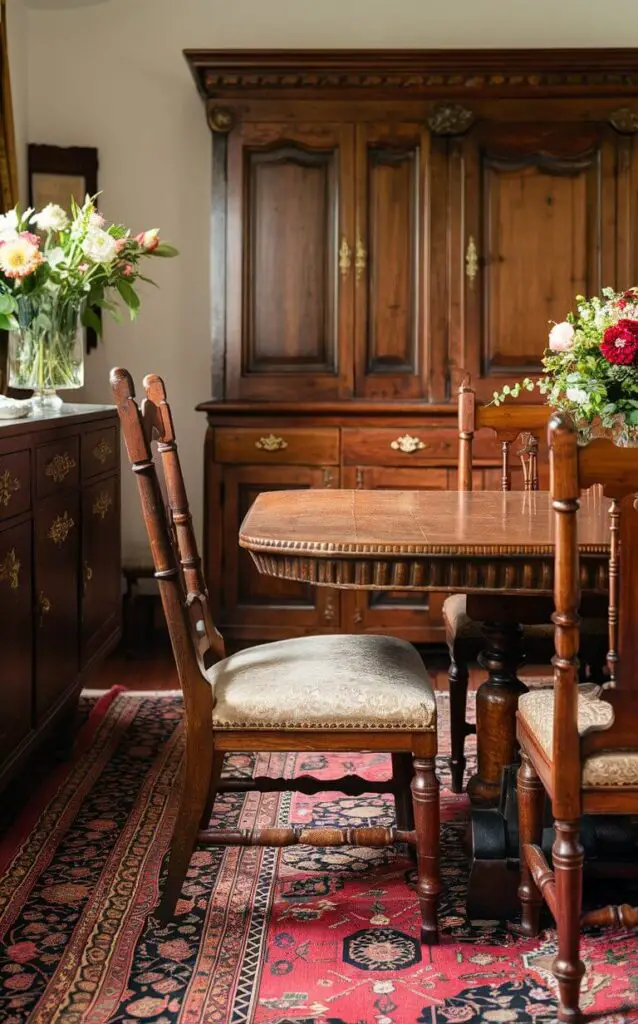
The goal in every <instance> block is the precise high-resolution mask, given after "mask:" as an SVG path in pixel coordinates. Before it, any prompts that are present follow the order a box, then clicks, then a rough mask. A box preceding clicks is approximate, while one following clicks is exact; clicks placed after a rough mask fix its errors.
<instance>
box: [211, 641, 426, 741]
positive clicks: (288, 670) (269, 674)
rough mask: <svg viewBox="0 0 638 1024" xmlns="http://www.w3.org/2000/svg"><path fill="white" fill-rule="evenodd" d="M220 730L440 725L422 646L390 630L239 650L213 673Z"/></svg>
mask: <svg viewBox="0 0 638 1024" xmlns="http://www.w3.org/2000/svg"><path fill="white" fill-rule="evenodd" d="M207 678H208V680H209V681H210V683H211V684H212V686H213V698H214V702H215V703H214V709H213V725H214V727H215V728H216V729H266V730H271V729H292V730H294V729H354V730H359V729H370V730H383V731H387V730H388V729H401V730H404V729H414V730H419V731H427V732H433V731H435V730H436V701H435V698H434V692H433V689H432V684H431V682H430V679H429V677H428V674H427V671H426V669H425V666H424V664H423V662H422V661H421V658H420V656H419V654H418V652H417V651H416V650H415V648H414V647H412V645H411V644H409V643H407V642H406V641H404V640H396V639H394V638H392V637H386V636H368V635H363V636H303V637H295V638H293V639H292V640H279V641H277V642H275V643H271V644H262V645H261V646H259V647H250V648H248V649H247V650H244V651H239V652H238V653H237V654H233V655H231V656H230V657H229V658H226V659H225V660H224V661H221V662H219V663H218V664H217V665H214V666H213V667H212V668H211V669H209V670H208V672H207Z"/></svg>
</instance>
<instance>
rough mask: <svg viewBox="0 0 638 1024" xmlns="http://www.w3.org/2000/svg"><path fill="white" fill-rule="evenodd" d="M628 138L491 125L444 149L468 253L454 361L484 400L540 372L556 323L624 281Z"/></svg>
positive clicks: (456, 300)
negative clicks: (619, 195)
mask: <svg viewBox="0 0 638 1024" xmlns="http://www.w3.org/2000/svg"><path fill="white" fill-rule="evenodd" d="M617 140H618V136H617V135H616V133H615V132H614V131H613V130H612V129H611V128H609V127H608V126H603V125H599V124H582V125H572V124H569V123H568V124H556V123H544V124H526V125H513V124H497V123H490V122H487V123H485V124H483V125H479V126H478V127H477V128H476V129H475V130H474V131H471V132H470V133H469V134H468V136H466V137H465V138H464V139H462V140H458V139H457V140H450V141H448V142H446V143H444V144H443V145H445V146H446V147H447V150H448V155H449V160H450V168H451V184H450V190H451V191H450V196H449V200H450V202H449V209H450V218H451V222H450V231H451V235H452V238H453V239H456V242H453V248H454V246H457V247H458V250H459V251H457V253H456V257H455V262H454V265H455V268H456V273H453V274H452V275H451V278H450V299H451V301H450V303H449V309H450V313H451V321H450V324H449V338H450V363H451V368H452V371H453V373H452V376H453V377H456V379H457V380H458V378H460V377H461V376H462V374H463V373H464V372H469V373H471V374H472V378H473V382H474V386H475V387H476V390H477V392H478V394H479V396H480V397H481V398H483V399H485V398H487V397H489V396H491V394H492V391H494V390H495V389H496V388H500V386H501V385H502V384H503V383H505V382H507V381H509V380H511V379H513V378H518V377H519V376H521V375H524V374H526V373H530V372H531V373H534V372H538V371H539V370H540V360H541V356H542V353H543V349H544V348H545V346H546V343H547V334H548V329H549V327H548V325H549V322H550V321H560V320H563V319H564V318H565V315H566V313H567V312H568V311H569V310H570V309H572V308H573V306H574V299H575V296H576V295H577V294H582V293H587V294H593V293H596V292H598V291H600V289H601V288H602V287H603V286H605V285H612V286H613V285H614V284H615V283H616V278H617V274H616V251H615V250H616V239H615V222H616V181H615V168H616V159H617V154H616V147H617ZM437 142H438V144H439V145H441V144H442V143H441V141H440V140H437ZM455 382H456V381H455V380H453V381H452V384H453V385H454V383H455Z"/></svg>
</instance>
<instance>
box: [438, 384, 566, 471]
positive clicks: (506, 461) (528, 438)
mask: <svg viewBox="0 0 638 1024" xmlns="http://www.w3.org/2000/svg"><path fill="white" fill-rule="evenodd" d="M548 419H549V410H548V409H547V406H545V405H524V404H523V403H519V402H512V404H511V405H501V406H491V405H478V404H477V401H476V394H475V392H474V390H473V389H472V386H471V383H470V379H469V377H466V378H465V380H464V381H463V382H462V384H461V386H460V388H459V402H458V427H459V490H461V491H471V490H472V448H473V441H474V434H475V433H476V431H477V430H483V429H489V430H492V431H493V432H494V434H495V435H496V438H497V440H498V442H499V444H500V448H501V490H502V491H510V490H511V489H512V468H511V463H510V456H511V448H512V444H513V443H514V442H515V441H516V440H517V438H519V437H520V438H521V440H522V447H521V448H520V449H519V450H518V452H517V455H518V457H519V458H520V461H521V467H522V470H523V487H524V489H525V490H526V491H537V490H538V486H539V475H538V465H539V459H538V452H539V438H540V437H541V436H543V434H544V433H545V431H546V430H547V421H548Z"/></svg>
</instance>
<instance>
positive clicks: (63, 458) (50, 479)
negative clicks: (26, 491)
mask: <svg viewBox="0 0 638 1024" xmlns="http://www.w3.org/2000/svg"><path fill="white" fill-rule="evenodd" d="M36 466H37V469H36V490H37V494H38V497H39V498H46V497H47V495H49V494H53V493H54V492H55V491H57V490H59V489H60V488H61V487H75V486H77V484H78V483H79V480H80V442H79V438H77V437H65V438H61V439H60V440H59V441H52V442H51V444H43V445H41V446H40V447H39V448H38V450H37V454H36Z"/></svg>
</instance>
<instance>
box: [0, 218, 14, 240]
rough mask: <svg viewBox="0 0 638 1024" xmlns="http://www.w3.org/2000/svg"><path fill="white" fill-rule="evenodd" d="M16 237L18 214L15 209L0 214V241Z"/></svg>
mask: <svg viewBox="0 0 638 1024" xmlns="http://www.w3.org/2000/svg"><path fill="white" fill-rule="evenodd" d="M17 237H18V214H17V213H16V211H15V210H9V212H8V213H2V214H0V242H13V241H14V240H15V239H16V238H17Z"/></svg>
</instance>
